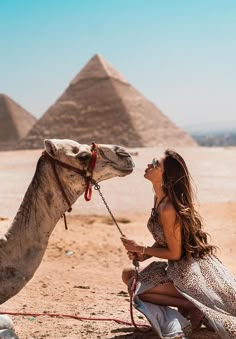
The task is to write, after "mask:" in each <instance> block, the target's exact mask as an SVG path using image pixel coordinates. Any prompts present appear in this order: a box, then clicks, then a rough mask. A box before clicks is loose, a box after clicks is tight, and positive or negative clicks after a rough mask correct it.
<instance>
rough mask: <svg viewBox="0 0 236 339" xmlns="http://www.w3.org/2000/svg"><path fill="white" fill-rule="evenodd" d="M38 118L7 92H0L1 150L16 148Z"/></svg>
mask: <svg viewBox="0 0 236 339" xmlns="http://www.w3.org/2000/svg"><path fill="white" fill-rule="evenodd" d="M35 122H36V119H35V118H34V117H33V116H32V115H31V114H30V113H29V112H27V111H26V110H25V109H24V108H23V107H21V106H20V105H18V104H17V103H16V102H15V101H13V100H12V99H11V98H9V97H8V96H7V95H5V94H0V150H6V149H12V148H15V146H16V145H17V143H18V142H19V140H20V139H22V138H23V137H25V136H26V134H27V133H28V132H29V130H30V129H31V128H32V126H33V125H34V123H35Z"/></svg>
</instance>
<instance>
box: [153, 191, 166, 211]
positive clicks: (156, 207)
mask: <svg viewBox="0 0 236 339" xmlns="http://www.w3.org/2000/svg"><path fill="white" fill-rule="evenodd" d="M166 197H167V195H166V194H165V195H164V197H162V198H161V200H160V201H159V202H158V204H157V206H156V202H157V197H156V198H155V205H154V208H155V209H156V210H158V208H159V206H160V204H161V203H162V201H163V200H164V199H165V198H166Z"/></svg>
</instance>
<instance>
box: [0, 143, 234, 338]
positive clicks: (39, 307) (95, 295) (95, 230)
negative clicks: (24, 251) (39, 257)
mask: <svg viewBox="0 0 236 339" xmlns="http://www.w3.org/2000/svg"><path fill="white" fill-rule="evenodd" d="M130 151H131V152H132V153H133V154H135V153H137V155H135V156H134V161H135V163H136V168H135V170H134V172H133V173H132V174H131V175H129V176H127V177H125V178H114V179H111V180H109V181H106V182H102V183H101V190H102V192H103V194H104V196H105V198H106V199H107V201H108V203H109V206H110V208H111V210H112V211H113V213H114V215H115V216H116V218H117V219H118V222H119V225H120V227H121V229H122V230H123V232H124V233H125V234H126V235H127V236H130V237H133V238H135V239H136V240H138V241H140V242H141V243H143V244H147V245H148V244H152V242H153V240H152V237H151V235H150V234H149V233H148V231H147V228H146V221H147V218H148V216H149V212H150V208H151V207H152V201H153V193H152V187H151V184H150V183H149V182H147V181H145V179H143V173H144V169H145V166H146V164H147V163H149V162H150V160H151V159H152V158H153V157H154V156H159V155H161V154H162V151H163V148H162V147H160V148H138V149H130ZM177 151H179V152H180V154H182V155H183V157H184V158H185V160H186V162H187V165H188V167H189V169H190V172H191V174H192V177H193V180H194V183H195V188H196V193H197V197H198V202H197V204H198V206H199V209H200V212H201V215H202V216H203V219H204V225H205V229H206V231H207V232H209V233H210V235H211V239H212V242H213V243H214V244H216V245H217V246H218V247H219V250H218V256H219V257H220V259H221V260H222V261H223V263H224V264H225V265H226V266H227V267H228V268H229V270H230V271H231V272H232V273H234V274H235V275H236V264H235V255H236V249H235V243H236V227H235V220H236V180H235V179H236V175H235V173H236V171H235V169H236V148H200V147H193V148H177ZM40 154H41V151H40V150H33V151H28V150H25V151H8V152H0V159H1V160H0V206H1V208H0V231H1V233H4V232H5V230H6V229H7V227H8V226H9V225H10V223H11V221H12V219H13V218H14V215H15V214H16V212H17V209H18V207H19V205H20V203H21V201H22V198H23V196H24V193H25V190H26V188H27V187H28V185H29V183H30V181H31V178H32V176H33V174H34V171H35V166H36V162H37V159H38V158H39V156H40ZM38 208H40V206H38ZM68 224H69V229H68V230H67V231H66V230H65V228H64V225H63V222H62V220H61V221H60V222H59V223H58V224H57V225H56V227H55V229H54V232H53V234H52V236H51V238H50V242H49V245H48V249H47V251H46V253H45V256H44V259H43V261H42V263H41V265H40V267H39V269H38V270H37V272H36V273H35V275H34V277H33V278H32V280H31V281H30V282H29V283H28V285H27V286H26V287H25V288H24V289H23V290H22V291H21V292H20V293H19V294H18V295H16V296H15V297H13V298H12V299H10V300H8V301H7V302H6V303H4V304H3V305H1V309H0V310H1V312H32V313H35V312H37V313H45V316H40V317H33V316H19V315H18V316H13V317H12V318H13V321H14V325H15V331H16V333H17V334H18V336H19V338H21V339H29V338H34V339H40V338H50V339H51V338H54V339H59V338H68V339H72V338H73V339H79V338H109V339H111V338H119V339H121V338H130V339H134V338H148V339H154V338H156V336H155V333H153V332H150V333H149V334H140V333H139V332H137V331H136V330H135V329H134V327H133V326H128V325H124V324H117V323H116V322H114V321H79V320H76V319H71V318H65V317H64V318H50V317H48V316H46V314H47V313H58V314H70V315H77V316H81V317H97V318H117V319H120V320H123V321H130V315H129V302H128V294H127V292H126V288H125V286H124V284H123V283H122V281H121V271H122V268H123V267H125V266H128V265H130V262H129V260H128V258H127V256H126V252H125V250H124V248H123V246H122V244H121V241H120V234H119V232H118V230H117V229H116V227H115V226H114V225H113V222H112V221H111V218H110V216H109V215H108V212H107V210H106V209H105V206H104V205H103V203H102V201H101V199H100V197H99V195H98V193H97V192H95V191H94V192H93V198H92V201H91V202H85V201H84V200H83V197H82V196H81V197H80V198H79V199H78V201H77V202H76V204H75V205H74V206H73V210H72V212H71V213H70V214H69V215H68ZM135 319H136V321H137V322H139V323H140V322H143V323H144V322H145V319H144V318H143V317H142V316H141V315H140V314H139V313H137V312H136V311H135ZM191 338H196V339H200V338H202V339H203V338H210V339H213V338H216V336H215V335H214V334H213V333H211V332H208V331H206V329H204V328H202V329H201V330H200V331H198V332H196V333H193V335H192V336H191Z"/></svg>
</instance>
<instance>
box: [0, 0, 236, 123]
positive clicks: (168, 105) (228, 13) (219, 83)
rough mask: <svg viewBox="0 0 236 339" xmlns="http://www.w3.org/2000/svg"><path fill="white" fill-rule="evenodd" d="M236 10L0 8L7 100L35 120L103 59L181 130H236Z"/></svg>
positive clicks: (132, 5) (139, 5)
mask: <svg viewBox="0 0 236 339" xmlns="http://www.w3.org/2000/svg"><path fill="white" fill-rule="evenodd" d="M235 18H236V2H235V1H232V0H225V1H224V2H221V1H217V0H216V1H213V0H204V1H203V0H200V1H198V2H193V1H187V0H183V1H181V2H176V1H174V0H167V1H165V2H163V1H158V0H149V1H148V2H146V1H144V0H135V1H134V0H129V1H128V2H127V1H124V0H114V1H112V2H109V1H106V0H100V1H99V2H97V1H95V0H87V1H84V2H78V1H75V0H70V1H65V0H57V1H56V0H51V1H50V2H46V0H42V1H41V2H31V1H29V0H21V1H16V0H11V1H5V2H1V3H0V29H1V32H2V33H3V32H4V34H2V36H1V55H0V79H1V82H0V92H1V93H5V94H7V95H9V96H10V97H11V98H12V99H13V100H15V101H16V102H18V103H19V104H20V105H21V106H23V107H24V108H25V109H26V110H28V111H29V112H30V113H32V114H33V115H34V116H36V117H37V118H39V117H41V116H42V115H43V114H44V113H45V111H46V110H47V109H48V108H49V107H50V106H51V105H52V104H53V103H54V102H55V101H56V100H57V99H58V97H59V96H60V95H61V94H62V93H63V92H64V90H65V89H66V87H67V86H68V84H69V83H70V81H71V80H72V79H73V78H74V77H75V76H76V74H78V72H79V71H80V70H81V69H82V67H83V66H84V65H85V64H86V63H87V62H88V60H89V59H90V58H91V57H92V56H93V55H94V54H96V53H98V54H101V55H102V56H103V57H104V58H105V59H106V60H107V61H108V62H109V63H111V64H112V65H113V66H114V67H115V68H116V69H117V70H118V71H119V72H121V73H122V74H123V75H124V76H125V78H126V79H127V80H128V81H129V83H131V85H133V86H134V87H135V88H136V89H137V90H139V91H140V92H141V93H142V94H143V95H144V96H146V97H147V98H148V99H149V100H151V101H152V102H154V103H155V104H156V105H157V106H158V108H159V109H160V110H161V111H162V112H163V113H164V114H166V115H167V116H168V117H169V118H170V119H171V120H172V121H173V122H175V123H176V124H177V125H179V126H182V127H185V126H189V125H194V124H204V123H205V124H208V123H209V124H211V123H219V124H220V123H222V124H223V123H224V124H227V123H228V124H230V123H231V122H234V121H236V118H235V115H236V114H235V113H236V108H235V106H236V105H235V98H234V96H235V93H234V92H235V78H236V65H235V60H236V39H235V36H236V19H235Z"/></svg>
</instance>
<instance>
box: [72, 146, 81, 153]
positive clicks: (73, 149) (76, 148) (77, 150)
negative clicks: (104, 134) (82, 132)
mask: <svg viewBox="0 0 236 339" xmlns="http://www.w3.org/2000/svg"><path fill="white" fill-rule="evenodd" d="M72 153H74V154H77V153H79V148H78V147H76V146H74V147H72Z"/></svg>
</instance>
